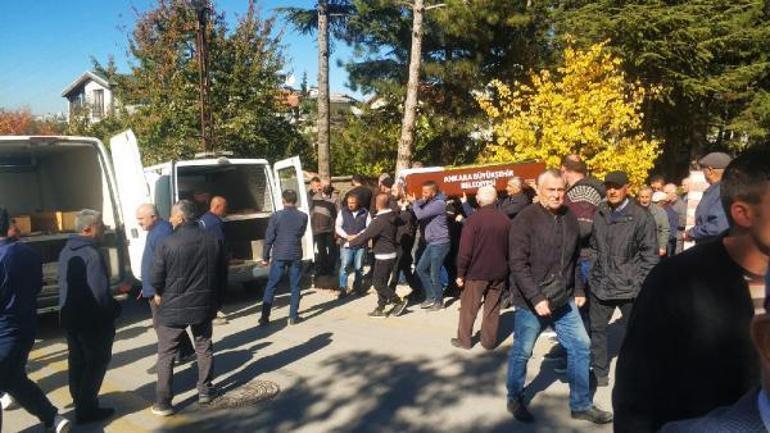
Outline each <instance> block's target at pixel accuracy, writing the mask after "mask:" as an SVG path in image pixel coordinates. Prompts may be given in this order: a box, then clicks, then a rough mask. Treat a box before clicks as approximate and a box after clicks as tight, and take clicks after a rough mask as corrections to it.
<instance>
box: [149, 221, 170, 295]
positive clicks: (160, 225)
mask: <svg viewBox="0 0 770 433" xmlns="http://www.w3.org/2000/svg"><path fill="white" fill-rule="evenodd" d="M171 233H174V228H173V227H171V223H169V222H168V221H166V220H158V221H157V222H156V223H155V225H153V226H152V228H151V229H150V231H149V232H148V233H147V243H146V244H145V245H144V253H143V254H142V296H143V297H145V298H152V297H153V296H155V288H154V287H152V284H150V271H151V270H152V261H153V259H154V258H155V248H156V247H157V246H158V244H159V243H160V241H162V240H163V239H165V238H167V237H168V236H170V235H171Z"/></svg>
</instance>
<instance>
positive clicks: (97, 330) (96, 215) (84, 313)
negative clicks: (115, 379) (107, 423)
mask: <svg viewBox="0 0 770 433" xmlns="http://www.w3.org/2000/svg"><path fill="white" fill-rule="evenodd" d="M75 231H76V232H77V233H78V234H76V235H73V236H72V237H70V238H69V239H68V240H67V243H66V245H65V246H64V249H62V251H61V254H60V255H59V307H60V314H61V324H62V327H63V328H64V329H66V330H67V346H68V348H69V369H68V370H69V388H70V394H71V395H72V400H73V402H74V403H75V416H76V420H77V422H78V423H88V422H97V421H103V420H105V419H107V418H109V417H111V416H112V414H113V413H114V412H115V410H114V409H112V408H100V407H99V399H98V395H99V389H100V388H101V386H102V381H103V380H104V375H105V374H106V373H107V365H108V364H109V363H110V359H111V358H112V343H113V340H114V339H115V319H117V317H118V315H119V314H120V304H118V303H117V301H115V299H114V298H113V297H112V293H111V290H110V276H109V274H108V271H107V266H106V263H105V261H104V257H103V256H102V254H101V252H100V251H99V243H100V241H101V240H102V238H103V236H104V223H103V222H102V214H101V213H100V212H97V211H95V210H90V209H84V210H82V211H80V212H79V213H78V215H77V217H76V218H75Z"/></svg>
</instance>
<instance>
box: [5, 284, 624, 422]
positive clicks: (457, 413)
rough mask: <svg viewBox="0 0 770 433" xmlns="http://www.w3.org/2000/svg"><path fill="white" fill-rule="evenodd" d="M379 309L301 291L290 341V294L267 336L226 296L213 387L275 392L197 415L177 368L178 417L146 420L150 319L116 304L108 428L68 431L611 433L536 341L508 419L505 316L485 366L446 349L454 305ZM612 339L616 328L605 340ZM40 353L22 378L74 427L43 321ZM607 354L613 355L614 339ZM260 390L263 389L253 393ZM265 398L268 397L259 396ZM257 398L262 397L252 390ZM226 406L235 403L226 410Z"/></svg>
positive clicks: (252, 313) (240, 299) (55, 334)
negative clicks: (522, 402)
mask: <svg viewBox="0 0 770 433" xmlns="http://www.w3.org/2000/svg"><path fill="white" fill-rule="evenodd" d="M375 302H376V297H375V294H374V293H373V292H370V293H369V294H368V295H367V296H364V297H348V298H345V299H343V300H337V299H336V296H334V295H333V294H332V293H331V292H327V291H324V290H319V289H307V290H305V291H304V295H303V298H302V305H301V309H300V314H301V315H302V317H303V318H304V320H303V321H302V322H301V323H299V324H298V325H296V326H292V327H288V326H287V323H286V316H287V314H288V305H287V303H288V294H286V293H282V294H281V295H280V296H279V298H278V299H277V300H276V305H277V308H276V309H275V310H274V312H273V323H272V324H271V325H270V326H269V327H267V328H258V327H257V326H256V324H257V319H258V317H259V307H260V302H259V296H258V293H257V292H242V293H238V294H236V295H235V296H234V297H233V299H231V300H230V302H229V303H228V304H227V305H226V307H225V311H226V312H227V314H228V316H229V319H230V322H229V324H227V325H221V326H216V327H215V329H214V334H215V345H214V347H215V369H216V373H217V378H216V381H215V382H216V383H217V384H218V386H219V387H220V388H221V389H222V390H223V391H224V396H225V397H227V396H235V395H240V396H253V393H251V394H250V393H248V392H244V391H245V389H247V388H251V387H253V386H254V385H255V384H262V385H269V386H268V387H267V389H268V390H272V391H273V392H275V391H279V392H278V394H277V395H275V396H274V397H273V398H272V399H269V400H264V401H260V402H256V403H250V402H248V401H246V400H242V401H241V400H240V398H239V399H236V400H237V401H239V402H240V403H241V404H243V405H245V406H244V407H241V408H238V409H217V410H214V409H202V408H199V407H198V405H197V401H196V394H195V390H194V389H195V381H196V377H197V374H196V373H197V370H196V368H195V364H194V363H193V364H190V365H187V366H182V367H179V368H177V370H176V377H175V389H176V390H177V396H176V398H175V400H174V405H175V408H176V410H177V414H176V415H175V416H173V417H170V418H158V417H155V416H154V415H152V414H151V413H150V410H149V408H150V407H151V406H152V403H153V401H154V394H155V376H154V375H153V374H150V373H151V372H152V368H153V366H154V363H155V357H156V337H155V333H154V331H153V330H152V328H151V324H150V320H149V309H148V307H147V305H144V304H140V303H138V302H137V301H134V300H128V301H125V302H124V304H125V305H124V313H123V316H122V317H121V318H120V321H119V324H118V333H117V337H116V341H115V345H114V350H113V359H112V363H111V365H110V370H109V372H108V373H107V377H106V379H105V382H104V385H103V387H102V398H101V402H102V405H103V406H109V407H114V408H116V409H117V415H116V417H115V418H114V419H112V420H110V421H108V422H105V423H103V424H92V425H85V426H76V428H75V429H74V430H73V431H75V432H90V433H93V432H111V433H123V432H131V433H140V432H168V433H172V432H174V433H176V432H216V433H231V432H269V433H273V432H275V433H289V432H291V433H296V432H324V433H325V432H333V433H342V432H362V433H364V432H366V433H377V432H394V433H395V432H398V433H429V432H430V433H433V432H436V433H438V432H453V433H466V432H467V433H471V432H511V431H515V432H522V433H526V432H598V433H603V432H611V431H612V428H611V426H601V427H597V426H595V425H593V424H590V423H587V422H584V421H574V420H572V419H570V416H569V406H568V392H569V390H568V386H567V384H566V383H565V382H564V380H565V379H564V377H562V376H559V375H557V374H555V373H554V372H553V371H552V369H551V367H550V366H549V365H548V364H545V365H542V366H541V360H542V356H543V354H545V353H546V352H547V351H548V350H549V349H550V348H551V347H552V346H553V344H554V343H553V342H552V341H551V340H550V339H548V338H545V337H541V338H540V339H539V341H538V344H537V346H536V348H535V353H534V355H533V358H532V361H530V364H529V370H528V380H529V381H531V384H530V385H529V387H528V396H529V397H531V399H532V401H531V406H530V409H531V411H532V412H533V414H534V415H535V417H536V418H537V422H536V423H535V424H532V425H524V424H520V423H518V422H516V421H515V420H513V419H512V417H511V416H510V415H509V414H508V412H507V411H506V408H505V402H506V401H505V395H506V393H505V378H506V370H507V353H508V350H509V349H510V347H511V344H512V339H511V332H512V329H513V317H514V314H513V311H511V310H506V311H504V312H503V313H502V319H501V331H500V338H501V340H502V343H501V344H500V346H499V347H498V348H497V349H496V350H494V351H491V352H487V351H485V350H484V349H483V348H482V347H481V346H480V345H479V344H476V346H475V347H474V348H473V349H472V350H471V351H462V350H459V349H455V348H454V347H452V346H451V345H450V344H449V339H450V338H451V337H453V336H454V335H455V332H456V326H457V325H456V324H457V318H458V305H459V303H457V302H453V301H451V300H450V301H449V302H450V305H449V306H448V307H447V308H446V309H444V310H443V311H440V312H434V313H427V312H424V311H422V310H420V309H419V308H416V307H414V306H412V307H410V308H409V309H408V310H407V312H406V313H405V315H403V316H401V317H398V318H388V319H370V318H367V317H366V313H367V312H368V311H370V310H371V309H372V308H373V307H374V304H375ZM610 329H611V334H615V335H616V336H617V332H618V331H619V329H618V326H611V328H610ZM38 338H39V341H38V342H37V344H36V345H35V348H34V351H33V353H32V354H31V358H30V363H29V371H30V377H31V378H32V379H33V380H34V381H36V382H37V383H38V384H39V385H40V386H41V387H42V388H43V390H44V391H46V392H47V393H48V395H49V398H51V400H52V401H53V402H54V404H55V405H56V406H57V407H59V408H60V411H61V412H63V413H64V414H67V415H70V416H72V415H73V413H72V406H71V404H72V402H71V398H70V396H69V392H68V390H67V346H66V342H65V340H64V338H63V332H62V331H61V330H60V329H58V328H57V324H56V318H55V317H51V316H49V317H44V318H42V319H41V326H40V332H39V334H38ZM611 340H612V341H613V343H614V344H612V345H611V346H612V347H611V353H617V340H618V339H617V338H611ZM255 381H259V382H255ZM263 388H264V387H263ZM258 389H262V388H258ZM231 400H232V399H231ZM595 402H596V403H597V405H599V406H600V407H602V408H604V409H609V408H610V388H601V389H599V391H598V392H597V394H596V396H595ZM3 418H4V425H3V433H5V432H24V433H32V432H42V431H43V428H42V426H40V424H38V423H37V420H36V419H34V418H33V417H31V416H30V415H29V414H27V413H26V412H24V411H23V410H20V409H15V410H11V411H8V412H5V413H4V416H3Z"/></svg>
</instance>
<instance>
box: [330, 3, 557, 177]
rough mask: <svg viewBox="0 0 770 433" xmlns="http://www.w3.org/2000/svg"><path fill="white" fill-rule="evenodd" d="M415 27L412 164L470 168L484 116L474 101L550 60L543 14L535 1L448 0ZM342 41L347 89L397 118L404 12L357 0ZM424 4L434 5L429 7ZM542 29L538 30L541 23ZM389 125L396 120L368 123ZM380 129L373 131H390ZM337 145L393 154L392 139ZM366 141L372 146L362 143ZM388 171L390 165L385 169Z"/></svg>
mask: <svg viewBox="0 0 770 433" xmlns="http://www.w3.org/2000/svg"><path fill="white" fill-rule="evenodd" d="M445 4H446V6H445V7H441V8H436V9H433V10H430V11H428V13H426V14H425V15H424V17H423V18H424V20H423V23H422V28H423V39H422V45H421V52H422V55H421V56H420V57H421V62H420V63H421V65H420V66H421V67H420V75H419V81H418V99H417V104H416V112H415V139H414V148H413V155H412V159H413V160H420V161H423V162H425V163H428V164H434V163H435V164H461V163H467V162H471V161H474V160H475V159H476V156H477V155H478V153H479V152H480V151H481V149H482V148H483V145H484V143H483V140H482V139H481V137H480V134H479V132H480V131H479V125H481V124H482V123H483V122H484V115H483V113H482V111H481V109H480V107H479V106H478V104H477V103H476V101H475V98H474V94H475V93H476V92H478V91H480V90H483V87H484V85H485V84H486V83H488V82H489V81H491V80H492V79H493V78H497V77H505V78H506V79H511V80H513V79H519V78H524V77H525V76H526V72H527V71H528V70H529V69H531V68H535V67H538V66H539V65H540V64H541V61H542V59H543V58H546V57H547V56H548V55H550V54H549V53H550V47H549V46H548V44H544V43H541V42H542V41H545V40H547V36H548V30H549V29H548V28H547V27H545V23H546V22H547V20H545V19H542V17H543V16H544V15H545V14H546V13H547V12H548V11H547V9H545V8H544V7H541V6H540V5H539V3H538V2H532V4H529V5H527V4H525V2H511V1H509V0H489V1H484V2H473V3H472V4H469V3H468V2H465V1H461V0H447V1H446V2H445ZM354 5H355V7H356V13H355V14H353V15H352V16H351V17H350V19H349V20H348V25H347V27H346V29H347V34H346V37H345V40H346V41H347V42H349V43H350V44H352V45H353V46H354V49H355V55H354V60H353V61H351V62H350V63H349V64H348V65H347V69H348V71H349V74H350V84H351V86H352V87H353V88H354V89H356V90H360V91H362V92H363V93H366V94H371V95H376V96H375V100H376V101H384V102H385V103H387V104H392V105H393V106H394V107H395V109H396V110H397V111H398V112H401V113H402V114H403V110H404V106H403V104H404V101H405V100H406V83H407V81H408V68H407V65H408V64H409V61H410V54H411V51H410V50H411V42H412V25H413V20H412V11H411V6H410V5H406V4H403V3H402V2H397V1H393V0H356V1H354ZM430 5H436V3H435V2H431V3H430ZM541 23H543V24H541ZM374 120H376V121H382V122H395V124H396V125H397V126H398V125H399V124H400V123H401V120H402V119H401V117H396V118H395V119H394V118H393V117H391V116H381V117H377V118H376V119H374ZM392 124H393V123H390V124H387V125H379V124H378V125H374V124H373V125H370V127H371V128H372V129H378V130H390V126H392ZM359 138H360V140H362V141H361V142H358V143H353V142H348V143H346V144H341V146H355V145H359V146H368V147H376V146H385V147H389V148H395V147H396V146H397V144H398V140H399V135H397V136H396V137H394V138H392V139H389V140H390V141H387V142H384V141H381V139H382V138H381V137H376V136H375V135H374V134H373V135H371V136H370V137H367V136H361V137H359ZM370 140H371V141H372V143H371V145H370V143H368V141H370ZM391 164H392V166H391V168H390V169H391V170H392V169H393V168H395V159H394V160H393V162H392V163H391Z"/></svg>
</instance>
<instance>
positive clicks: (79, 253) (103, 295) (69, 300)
mask: <svg viewBox="0 0 770 433" xmlns="http://www.w3.org/2000/svg"><path fill="white" fill-rule="evenodd" d="M59 307H60V314H61V323H62V326H63V327H64V328H65V329H69V330H84V329H90V328H93V327H94V326H114V322H115V319H116V318H117V317H118V315H119V314H120V304H118V303H117V301H115V299H114V298H113V297H112V292H111V290H110V277H109V274H108V273H107V265H106V264H105V262H104V257H102V254H101V253H100V252H99V250H98V249H97V243H96V241H94V240H93V239H89V238H85V237H82V236H77V235H75V236H72V237H71V238H69V240H68V241H67V244H66V245H64V249H62V251H61V254H59Z"/></svg>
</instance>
